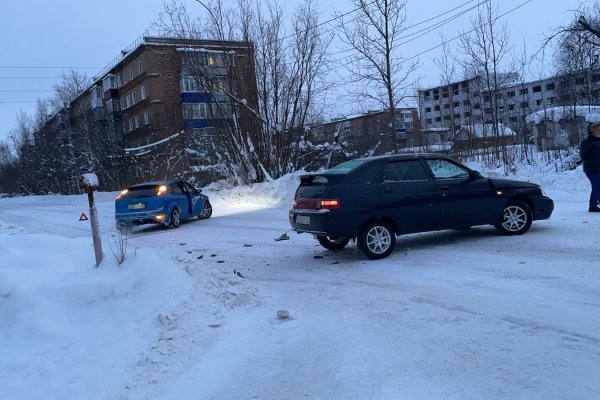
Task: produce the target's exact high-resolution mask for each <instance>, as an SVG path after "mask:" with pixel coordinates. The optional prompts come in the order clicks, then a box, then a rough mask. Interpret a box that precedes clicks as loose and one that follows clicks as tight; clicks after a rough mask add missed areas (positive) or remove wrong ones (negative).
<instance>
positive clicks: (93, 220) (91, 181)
mask: <svg viewBox="0 0 600 400" xmlns="http://www.w3.org/2000/svg"><path fill="white" fill-rule="evenodd" d="M79 187H80V188H81V189H84V190H85V191H86V192H87V195H88V202H89V205H90V224H91V225H92V240H93V242H94V254H95V256H96V267H98V266H99V265H100V263H101V262H102V256H103V255H102V241H101V240H100V227H99V225H98V210H96V204H95V202H94V190H96V189H98V178H97V177H96V174H83V175H82V176H80V177H79Z"/></svg>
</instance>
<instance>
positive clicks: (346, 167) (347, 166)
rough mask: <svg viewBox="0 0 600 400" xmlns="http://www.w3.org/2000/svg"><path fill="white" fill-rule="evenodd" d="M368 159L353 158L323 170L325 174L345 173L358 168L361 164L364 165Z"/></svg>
mask: <svg viewBox="0 0 600 400" xmlns="http://www.w3.org/2000/svg"><path fill="white" fill-rule="evenodd" d="M367 161H368V160H352V161H346V162H343V163H341V164H338V165H336V166H335V167H332V168H329V169H328V170H325V171H324V172H323V174H327V175H330V174H331V175H338V174H339V175H345V174H347V173H348V172H350V171H352V170H354V169H356V168H358V167H359V166H361V165H363V164H364V163H366V162H367Z"/></svg>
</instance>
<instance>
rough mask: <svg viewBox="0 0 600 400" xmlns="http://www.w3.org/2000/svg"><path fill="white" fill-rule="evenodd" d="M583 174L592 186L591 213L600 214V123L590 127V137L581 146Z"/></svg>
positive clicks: (591, 124)
mask: <svg viewBox="0 0 600 400" xmlns="http://www.w3.org/2000/svg"><path fill="white" fill-rule="evenodd" d="M579 155H580V156H581V159H582V160H583V172H584V173H585V175H586V176H587V177H588V179H589V180H590V183H591V184H592V192H591V193H590V208H589V209H588V211H589V212H600V207H598V205H599V204H600V121H596V122H592V123H590V124H589V126H588V137H587V138H586V139H584V140H583V141H582V142H581V145H580V146H579Z"/></svg>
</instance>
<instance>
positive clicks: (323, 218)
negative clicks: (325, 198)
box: [288, 209, 344, 237]
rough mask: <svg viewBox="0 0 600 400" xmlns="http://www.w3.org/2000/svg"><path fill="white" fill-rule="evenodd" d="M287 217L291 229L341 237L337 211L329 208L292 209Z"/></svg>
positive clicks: (340, 225)
mask: <svg viewBox="0 0 600 400" xmlns="http://www.w3.org/2000/svg"><path fill="white" fill-rule="evenodd" d="M288 218H289V221H290V225H291V226H292V230H294V231H296V232H298V233H311V234H313V235H318V236H329V237H342V236H344V235H343V232H341V228H342V224H341V221H340V215H339V213H335V212H331V211H330V210H307V209H292V210H290V211H289V214H288Z"/></svg>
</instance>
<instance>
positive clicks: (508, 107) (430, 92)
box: [418, 69, 600, 141]
mask: <svg viewBox="0 0 600 400" xmlns="http://www.w3.org/2000/svg"><path fill="white" fill-rule="evenodd" d="M418 98H419V112H420V115H421V120H422V125H423V128H424V129H431V128H445V129H448V130H450V131H451V132H457V131H458V130H459V129H461V128H464V127H469V126H475V125H487V124H492V123H494V122H496V123H502V124H504V125H506V126H508V127H510V129H512V130H514V131H515V132H516V135H517V140H518V141H533V140H534V138H532V137H531V134H532V133H533V131H532V128H531V125H530V124H527V122H526V118H527V116H528V115H531V114H533V113H535V112H539V111H543V110H546V109H550V108H554V107H571V108H572V107H575V106H580V105H594V104H598V103H599V102H600V70H598V69H586V70H581V71H577V72H574V73H572V74H563V75H559V76H555V77H551V78H546V79H541V80H535V81H530V82H523V81H520V80H519V79H518V76H517V75H515V74H501V75H500V76H499V84H498V86H497V88H496V89H495V90H490V89H488V88H486V84H485V80H484V79H483V77H482V76H475V77H473V78H470V79H465V80H462V81H459V82H453V83H450V84H447V85H441V86H438V87H434V88H430V89H424V90H419V91H418ZM574 136H575V137H576V136H577V135H574Z"/></svg>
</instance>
